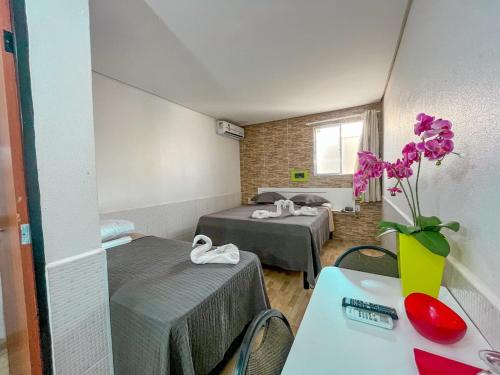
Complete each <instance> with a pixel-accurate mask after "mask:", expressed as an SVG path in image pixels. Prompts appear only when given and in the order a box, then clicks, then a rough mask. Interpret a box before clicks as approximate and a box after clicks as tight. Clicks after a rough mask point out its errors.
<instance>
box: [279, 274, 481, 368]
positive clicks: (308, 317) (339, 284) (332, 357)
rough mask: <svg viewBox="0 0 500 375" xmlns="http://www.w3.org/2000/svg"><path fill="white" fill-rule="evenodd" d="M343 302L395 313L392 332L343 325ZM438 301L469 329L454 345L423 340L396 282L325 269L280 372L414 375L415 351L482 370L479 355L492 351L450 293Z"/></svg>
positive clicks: (443, 293)
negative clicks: (348, 299) (377, 306)
mask: <svg viewBox="0 0 500 375" xmlns="http://www.w3.org/2000/svg"><path fill="white" fill-rule="evenodd" d="M342 297H353V298H356V299H361V300H363V301H367V302H372V303H377V304H380V305H386V306H391V307H394V308H395V309H396V310H397V312H398V316H399V320H397V321H395V327H394V329H393V330H386V329H383V328H379V327H375V326H372V325H368V324H365V323H361V322H357V321H353V320H350V319H347V318H346V317H345V316H344V312H343V309H342ZM439 299H440V300H441V301H443V302H444V303H445V304H447V305H448V306H449V307H450V308H452V309H453V310H454V311H455V312H456V313H458V314H459V315H460V316H461V317H462V318H463V319H464V320H465V322H466V323H467V333H466V334H465V337H464V338H463V339H462V340H460V341H459V342H457V343H455V344H452V345H442V344H437V343H434V342H432V341H429V340H428V339H426V338H424V337H423V336H421V335H420V334H419V333H418V332H417V331H415V329H414V328H413V326H412V325H411V323H410V322H409V320H408V318H407V317H406V312H405V310H404V304H403V303H404V299H403V297H402V294H401V285H400V280H399V279H395V278H391V277H385V276H378V275H373V274H369V273H364V272H358V271H351V270H346V269H342V268H337V267H327V268H324V269H323V271H322V272H321V274H320V277H319V280H318V282H317V284H316V288H315V289H314V293H313V295H312V298H311V301H310V302H309V305H308V307H307V310H306V313H305V315H304V319H303V320H302V323H301V325H300V328H299V331H298V333H297V336H296V338H295V342H294V343H293V346H292V349H291V350H290V354H289V355H288V359H287V361H286V364H285V367H284V369H283V372H282V374H283V375H295V374H297V375H303V374H314V375H321V374H329V375H331V374H343V375H346V374H356V375H361V374H370V375H375V374H384V375H387V374H394V375H396V374H397V375H404V374H412V375H414V374H418V371H417V367H416V365H415V360H414V356H413V348H419V349H423V350H426V351H428V352H431V353H434V354H438V355H442V356H444V357H448V358H452V359H456V360H459V361H461V362H465V363H468V364H471V365H475V366H478V367H481V368H484V365H483V363H482V362H481V360H480V359H479V357H478V351H479V350H481V349H489V348H490V346H489V345H488V343H487V342H486V340H485V339H484V338H483V336H481V334H480V332H479V331H478V330H477V328H476V327H475V326H474V325H473V324H472V322H471V321H470V319H469V318H468V317H467V315H466V314H465V312H464V311H463V310H462V309H461V308H460V306H459V305H458V303H457V302H456V301H455V299H454V298H453V297H452V296H451V294H450V293H449V292H448V290H447V289H446V288H444V287H441V291H440V294H439Z"/></svg>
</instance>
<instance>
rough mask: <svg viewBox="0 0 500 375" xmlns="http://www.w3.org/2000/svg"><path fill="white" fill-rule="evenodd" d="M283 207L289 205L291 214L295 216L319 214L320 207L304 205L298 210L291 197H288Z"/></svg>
mask: <svg viewBox="0 0 500 375" xmlns="http://www.w3.org/2000/svg"><path fill="white" fill-rule="evenodd" d="M283 207H288V211H290V214H292V215H293V216H317V215H318V208H317V207H307V206H302V207H300V208H299V209H298V210H296V209H295V205H294V204H293V202H292V201H291V200H289V199H287V200H286V201H285V202H284V204H283Z"/></svg>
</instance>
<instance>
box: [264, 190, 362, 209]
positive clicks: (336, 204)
mask: <svg viewBox="0 0 500 375" xmlns="http://www.w3.org/2000/svg"><path fill="white" fill-rule="evenodd" d="M267 191H275V192H277V193H280V194H281V195H283V196H284V197H286V198H291V197H293V196H294V195H297V194H315V195H319V196H320V197H323V198H325V199H327V200H328V201H330V203H331V205H332V209H333V210H336V211H340V210H341V209H343V208H344V207H346V206H350V207H353V208H354V196H353V194H352V188H323V187H317V188H295V187H286V188H277V187H261V188H258V192H259V194H260V193H265V192H267Z"/></svg>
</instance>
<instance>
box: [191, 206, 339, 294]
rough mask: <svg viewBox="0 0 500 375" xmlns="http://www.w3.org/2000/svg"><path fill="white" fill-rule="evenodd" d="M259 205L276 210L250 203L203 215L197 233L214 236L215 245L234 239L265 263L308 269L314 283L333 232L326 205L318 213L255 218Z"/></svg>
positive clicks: (310, 282) (287, 267)
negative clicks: (322, 249) (322, 255)
mask: <svg viewBox="0 0 500 375" xmlns="http://www.w3.org/2000/svg"><path fill="white" fill-rule="evenodd" d="M256 209H265V210H270V211H276V206H274V205H258V206H256V205H248V206H239V207H235V208H231V209H228V210H224V211H220V212H217V213H214V214H210V215H205V216H202V217H201V218H200V219H199V221H198V226H197V228H196V233H197V234H204V235H206V236H208V237H210V238H211V239H212V242H213V244H214V245H217V246H220V245H222V244H226V243H233V244H235V245H237V246H238V247H239V248H240V249H242V250H245V251H250V252H252V253H255V254H257V255H258V257H259V259H260V261H261V262H262V263H263V264H267V265H272V266H278V267H280V268H283V269H286V270H291V271H302V272H305V273H306V277H307V281H308V282H309V284H310V285H312V286H314V284H315V280H316V277H317V276H318V274H319V272H320V271H321V260H320V255H321V248H322V246H323V244H324V243H325V242H326V240H328V238H329V235H330V222H329V213H328V209H327V208H321V207H318V209H319V214H318V215H317V216H293V215H290V214H289V213H288V212H285V213H283V214H282V215H281V216H280V217H277V218H270V219H253V218H251V214H252V212H253V211H255V210H256Z"/></svg>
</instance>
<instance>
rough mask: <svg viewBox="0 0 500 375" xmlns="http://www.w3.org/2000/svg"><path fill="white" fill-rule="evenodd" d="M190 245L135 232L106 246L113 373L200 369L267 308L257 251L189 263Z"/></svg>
mask: <svg viewBox="0 0 500 375" xmlns="http://www.w3.org/2000/svg"><path fill="white" fill-rule="evenodd" d="M190 251H191V244H189V243H187V242H181V241H175V240H166V239H162V238H158V237H143V238H141V239H137V240H135V241H132V242H131V243H129V244H126V245H121V246H117V247H115V248H112V249H109V250H107V259H108V275H109V278H108V279H109V294H110V312H111V335H112V341H113V357H114V367H115V373H116V374H117V375H134V374H148V375H153V374H162V375H165V374H207V373H209V372H210V371H211V370H212V369H213V368H214V367H215V366H216V365H217V364H218V363H219V362H220V361H221V360H222V359H223V357H224V354H225V353H226V351H227V350H228V348H229V347H230V345H231V343H232V342H233V341H234V340H235V338H237V337H238V335H240V333H242V332H243V330H244V328H245V326H246V325H247V324H248V323H249V322H250V321H251V320H252V318H254V317H255V315H257V314H258V313H259V312H260V311H262V310H263V309H266V308H268V307H269V302H268V299H267V295H266V292H265V288H264V281H263V273H262V268H261V265H260V263H259V260H258V259H257V257H256V256H255V255H254V254H252V253H247V252H244V251H242V252H241V254H240V262H239V263H238V264H236V265H228V264H205V265H196V264H193V263H191V261H190V258H189V254H190Z"/></svg>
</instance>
